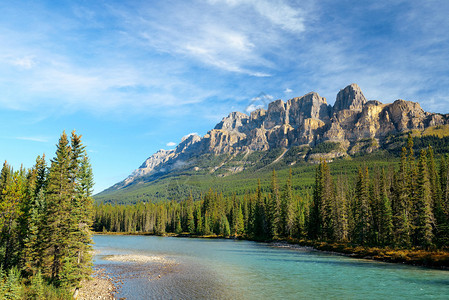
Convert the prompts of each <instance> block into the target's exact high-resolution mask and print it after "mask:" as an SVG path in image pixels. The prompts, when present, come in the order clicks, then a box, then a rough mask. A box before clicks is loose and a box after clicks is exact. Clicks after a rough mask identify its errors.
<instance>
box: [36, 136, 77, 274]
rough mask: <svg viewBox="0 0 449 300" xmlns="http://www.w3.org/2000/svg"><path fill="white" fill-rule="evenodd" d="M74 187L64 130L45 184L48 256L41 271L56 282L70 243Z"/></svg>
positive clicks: (68, 148)
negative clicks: (46, 184) (46, 185)
mask: <svg viewBox="0 0 449 300" xmlns="http://www.w3.org/2000/svg"><path fill="white" fill-rule="evenodd" d="M73 192H74V190H73V186H72V184H71V174H70V146H69V142H68V139H67V135H66V133H65V132H63V134H62V135H61V138H60V139H59V143H58V145H57V149H56V156H55V158H53V159H52V160H51V167H50V171H49V174H48V187H47V211H46V214H47V224H46V228H45V231H46V236H45V237H46V244H47V249H46V250H47V251H46V252H47V255H46V256H47V258H48V260H49V261H47V262H46V263H45V266H46V268H44V269H43V271H44V272H45V273H44V274H45V275H47V276H49V277H51V278H52V279H53V280H54V281H56V282H57V281H59V274H60V272H61V270H62V267H63V265H62V263H63V258H64V257H65V256H68V255H69V253H68V248H69V245H70V242H71V239H70V238H71V232H70V226H71V225H72V224H71V223H70V222H71V216H70V211H71V199H72V196H73Z"/></svg>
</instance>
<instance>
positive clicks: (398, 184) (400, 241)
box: [391, 147, 411, 247]
mask: <svg viewBox="0 0 449 300" xmlns="http://www.w3.org/2000/svg"><path fill="white" fill-rule="evenodd" d="M393 183H394V185H393V191H394V194H393V196H394V197H393V201H392V204H391V208H392V218H393V228H394V229H393V235H394V244H395V245H396V246H400V247H409V246H410V231H411V224H410V222H411V221H410V216H409V204H408V203H409V198H410V197H411V195H410V193H409V189H408V169H407V149H406V148H405V147H404V148H402V152H401V162H400V165H399V170H398V172H397V173H396V174H395V176H394V180H393Z"/></svg>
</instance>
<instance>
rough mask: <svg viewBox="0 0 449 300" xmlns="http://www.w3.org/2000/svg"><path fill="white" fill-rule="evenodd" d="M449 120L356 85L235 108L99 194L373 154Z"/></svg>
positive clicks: (448, 117)
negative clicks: (330, 96) (329, 96)
mask: <svg viewBox="0 0 449 300" xmlns="http://www.w3.org/2000/svg"><path fill="white" fill-rule="evenodd" d="M448 123H449V115H442V114H438V113H429V112H425V111H424V110H423V109H422V108H421V106H420V105H419V104H418V103H416V102H411V101H405V100H396V101H394V102H393V103H389V104H382V103H381V102H379V101H376V100H371V101H368V100H367V99H366V98H365V96H364V95H363V93H362V91H361V89H360V87H359V86H358V85H357V84H351V85H349V86H347V87H345V88H344V89H342V90H340V92H339V93H338V94H337V97H336V101H335V104H334V106H331V105H328V104H327V102H326V99H325V98H323V97H321V96H319V95H318V94H317V93H315V92H311V93H308V94H306V95H304V96H302V97H297V98H292V99H290V100H288V101H287V102H284V101H282V100H276V101H274V102H271V103H270V104H269V105H268V109H267V110H265V109H257V110H255V111H253V112H251V114H250V115H246V114H244V113H241V112H232V113H231V114H229V115H228V116H227V117H225V118H223V119H222V120H221V122H219V123H218V124H217V125H216V126H215V128H214V129H212V130H210V131H209V132H208V133H207V134H206V135H204V136H203V137H200V136H198V135H196V134H191V135H188V136H186V137H184V138H183V139H182V141H181V143H180V144H179V145H178V146H177V147H176V148H175V149H173V150H159V151H158V152H156V153H155V154H153V155H152V156H150V157H149V158H148V159H147V160H145V162H144V163H143V164H142V165H141V166H140V167H139V168H138V169H136V170H135V171H134V172H133V173H132V174H131V175H130V176H129V177H128V178H126V179H125V180H123V181H121V182H119V183H117V184H115V185H114V186H112V187H111V188H109V189H107V190H106V191H104V192H102V193H100V194H99V196H100V198H103V199H106V198H107V197H106V198H105V197H102V196H105V195H111V194H114V193H115V192H117V191H121V190H130V191H134V192H135V191H136V189H138V188H139V187H140V186H141V185H139V186H137V185H138V184H143V185H146V186H148V185H151V184H154V183H155V182H158V181H160V180H163V179H167V178H171V177H176V176H179V175H180V174H188V175H189V176H195V175H208V176H215V177H226V176H229V175H232V174H236V173H239V172H242V171H245V170H249V169H251V170H257V169H260V168H264V167H265V166H267V165H269V164H273V163H276V162H278V161H280V160H282V161H284V162H285V163H286V164H287V163H288V165H290V166H292V165H295V164H296V163H297V162H316V161H318V160H319V159H321V158H324V159H326V160H329V161H330V160H332V159H335V158H339V157H348V156H353V155H359V154H363V153H371V152H373V151H376V150H377V149H379V148H382V147H384V146H385V145H387V144H388V143H391V136H393V135H395V134H400V133H403V132H407V131H410V130H418V131H423V130H426V129H428V128H434V127H435V126H437V127H438V126H439V127H438V128H440V127H441V126H444V125H446V124H448ZM262 157H263V159H262V160H261V158H262ZM177 185H178V186H179V183H177ZM190 188H192V187H190ZM178 189H179V187H178ZM122 192H123V191H122ZM144 195H145V193H144V194H143V197H144ZM147 196H148V195H147ZM152 196H153V197H155V195H152Z"/></svg>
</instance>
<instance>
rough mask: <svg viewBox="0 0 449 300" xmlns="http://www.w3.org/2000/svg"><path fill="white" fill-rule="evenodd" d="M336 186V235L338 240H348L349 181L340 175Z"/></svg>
mask: <svg viewBox="0 0 449 300" xmlns="http://www.w3.org/2000/svg"><path fill="white" fill-rule="evenodd" d="M338 180H339V181H338V183H337V188H336V199H335V205H334V208H333V220H334V222H333V223H334V236H335V240H337V241H347V240H348V211H347V209H348V208H347V201H346V188H347V183H346V182H345V181H344V179H343V178H342V176H340V177H339V179H338Z"/></svg>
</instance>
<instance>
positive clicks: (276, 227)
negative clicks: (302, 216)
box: [268, 170, 281, 238]
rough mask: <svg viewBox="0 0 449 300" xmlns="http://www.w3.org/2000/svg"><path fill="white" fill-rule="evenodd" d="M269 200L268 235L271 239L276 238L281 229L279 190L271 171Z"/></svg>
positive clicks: (274, 172) (274, 175)
mask: <svg viewBox="0 0 449 300" xmlns="http://www.w3.org/2000/svg"><path fill="white" fill-rule="evenodd" d="M270 196H271V197H270V198H269V205H268V208H269V220H270V235H271V237H272V238H274V237H277V236H278V235H279V233H280V229H281V199H280V197H279V188H278V184H277V176H276V171H275V170H273V173H272V175H271V194H270Z"/></svg>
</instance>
